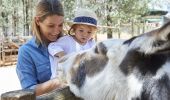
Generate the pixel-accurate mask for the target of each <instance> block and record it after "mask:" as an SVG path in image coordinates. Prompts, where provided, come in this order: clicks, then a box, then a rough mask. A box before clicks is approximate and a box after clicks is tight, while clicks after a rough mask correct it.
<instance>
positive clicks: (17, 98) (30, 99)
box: [1, 90, 36, 100]
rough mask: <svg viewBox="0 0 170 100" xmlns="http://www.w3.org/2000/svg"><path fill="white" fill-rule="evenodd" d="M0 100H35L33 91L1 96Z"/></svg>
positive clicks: (20, 91)
mask: <svg viewBox="0 0 170 100" xmlns="http://www.w3.org/2000/svg"><path fill="white" fill-rule="evenodd" d="M1 100H36V96H35V92H34V91H33V90H17V91H10V92H6V93H4V94H2V95H1Z"/></svg>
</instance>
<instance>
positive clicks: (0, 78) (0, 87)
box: [0, 65, 21, 95]
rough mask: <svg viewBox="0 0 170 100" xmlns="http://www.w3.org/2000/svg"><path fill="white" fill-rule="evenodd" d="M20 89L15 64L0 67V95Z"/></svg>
mask: <svg viewBox="0 0 170 100" xmlns="http://www.w3.org/2000/svg"><path fill="white" fill-rule="evenodd" d="M19 89H21V86H20V83H19V80H18V77H17V74H16V66H15V65H13V66H5V67H0V95H1V94H2V93H5V92H9V91H14V90H19Z"/></svg>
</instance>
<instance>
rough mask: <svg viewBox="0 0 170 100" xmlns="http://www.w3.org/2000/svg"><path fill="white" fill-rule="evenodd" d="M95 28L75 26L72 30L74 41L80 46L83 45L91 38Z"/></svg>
mask: <svg viewBox="0 0 170 100" xmlns="http://www.w3.org/2000/svg"><path fill="white" fill-rule="evenodd" d="M94 31H95V28H94V27H93V26H89V25H76V26H75V29H74V33H75V39H76V41H77V42H78V43H80V44H85V43H86V42H87V41H88V40H90V39H91V38H92V37H93V34H94Z"/></svg>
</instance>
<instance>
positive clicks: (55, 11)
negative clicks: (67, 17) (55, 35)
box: [32, 0, 64, 43]
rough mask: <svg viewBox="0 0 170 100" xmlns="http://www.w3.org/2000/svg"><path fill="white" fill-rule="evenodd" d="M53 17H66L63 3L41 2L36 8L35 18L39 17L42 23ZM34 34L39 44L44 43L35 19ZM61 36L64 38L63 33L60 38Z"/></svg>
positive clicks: (53, 1)
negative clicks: (48, 17)
mask: <svg viewBox="0 0 170 100" xmlns="http://www.w3.org/2000/svg"><path fill="white" fill-rule="evenodd" d="M51 15H58V16H64V11H63V6H62V4H61V2H60V1H59V0H40V1H39V2H38V4H37V6H36V11H35V16H38V17H39V18H40V21H41V22H42V21H44V20H45V19H46V17H47V16H51ZM32 33H33V35H34V36H35V37H36V40H37V41H38V42H40V43H42V42H43V41H42V39H41V33H40V29H39V26H38V25H37V24H36V20H35V17H34V18H33V21H32ZM60 36H62V33H60V35H59V37H60Z"/></svg>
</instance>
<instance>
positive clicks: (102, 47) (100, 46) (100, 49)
mask: <svg viewBox="0 0 170 100" xmlns="http://www.w3.org/2000/svg"><path fill="white" fill-rule="evenodd" d="M95 53H97V54H102V55H106V53H107V47H106V46H105V45H104V44H103V43H102V42H99V43H98V44H97V45H96V47H95Z"/></svg>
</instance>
